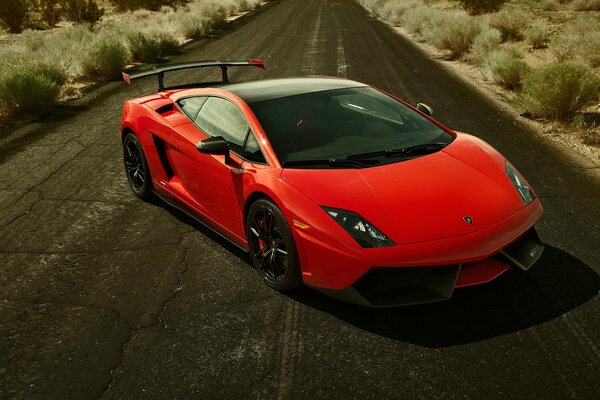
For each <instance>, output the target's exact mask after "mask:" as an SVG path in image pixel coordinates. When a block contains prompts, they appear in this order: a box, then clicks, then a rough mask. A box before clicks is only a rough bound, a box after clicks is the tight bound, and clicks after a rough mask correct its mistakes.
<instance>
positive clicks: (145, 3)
mask: <svg viewBox="0 0 600 400" xmlns="http://www.w3.org/2000/svg"><path fill="white" fill-rule="evenodd" d="M110 2H111V3H113V4H114V5H115V6H116V7H117V9H119V10H121V11H133V10H139V9H146V10H150V11H159V10H160V9H161V7H163V6H168V7H175V6H177V5H181V4H185V3H187V0H110Z"/></svg>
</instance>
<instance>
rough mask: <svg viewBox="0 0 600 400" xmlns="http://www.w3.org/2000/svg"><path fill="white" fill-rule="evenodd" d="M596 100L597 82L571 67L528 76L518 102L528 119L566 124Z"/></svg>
mask: <svg viewBox="0 0 600 400" xmlns="http://www.w3.org/2000/svg"><path fill="white" fill-rule="evenodd" d="M599 97H600V78H598V77H597V76H596V75H595V74H594V73H593V72H592V71H591V70H590V69H589V68H588V67H586V66H584V65H580V64H574V63H559V64H554V65H550V66H548V67H546V68H543V69H541V70H539V71H535V72H533V73H531V74H530V75H529V76H528V77H527V78H526V79H525V82H524V84H523V89H522V91H521V93H520V95H519V98H518V102H519V103H520V104H521V105H522V106H524V107H525V108H526V110H527V111H529V112H530V113H531V114H532V115H534V116H538V117H545V118H551V119H558V120H569V119H571V118H573V117H574V116H575V114H576V113H577V112H579V111H581V110H582V109H584V108H585V107H587V106H589V105H591V104H594V102H596V101H597V100H598V99H599Z"/></svg>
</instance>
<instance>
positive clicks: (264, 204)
mask: <svg viewBox="0 0 600 400" xmlns="http://www.w3.org/2000/svg"><path fill="white" fill-rule="evenodd" d="M246 229H247V235H248V245H249V247H250V257H251V258H252V263H253V264H254V266H255V267H256V269H257V271H258V272H259V274H260V275H261V277H262V278H263V280H264V281H265V282H266V283H267V285H269V286H271V287H272V288H273V289H276V290H290V289H294V288H297V287H298V286H301V285H302V274H301V272H300V263H299V262H298V254H297V252H296V245H295V243H294V237H293V236H292V232H291V231H290V227H289V226H288V224H287V221H286V220H285V217H284V216H283V214H282V213H281V211H280V210H279V208H277V206H276V205H275V204H273V203H272V202H271V201H269V200H265V199H261V200H257V201H256V202H255V203H254V204H252V206H251V207H250V210H249V211H248V219H247V221H246Z"/></svg>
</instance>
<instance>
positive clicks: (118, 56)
mask: <svg viewBox="0 0 600 400" xmlns="http://www.w3.org/2000/svg"><path fill="white" fill-rule="evenodd" d="M128 58H129V53H128V52H127V48H126V47H125V45H123V43H121V41H120V40H119V39H118V38H117V37H115V36H111V35H108V34H100V35H98V36H97V37H96V38H95V40H94V41H93V42H92V43H91V45H90V48H89V49H88V51H87V54H85V55H84V56H83V60H82V71H83V74H84V75H85V76H87V77H89V78H98V79H106V80H112V79H119V78H120V77H121V70H122V69H123V67H124V66H125V64H126V63H127V60H128Z"/></svg>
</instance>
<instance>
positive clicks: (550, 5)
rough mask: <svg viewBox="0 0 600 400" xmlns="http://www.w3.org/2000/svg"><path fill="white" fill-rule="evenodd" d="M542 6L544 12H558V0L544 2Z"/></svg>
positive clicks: (545, 0) (543, 0) (544, 0)
mask: <svg viewBox="0 0 600 400" xmlns="http://www.w3.org/2000/svg"><path fill="white" fill-rule="evenodd" d="M540 6H541V7H542V10H546V11H556V9H557V8H558V5H557V4H556V0H542V1H541V3H540Z"/></svg>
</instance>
